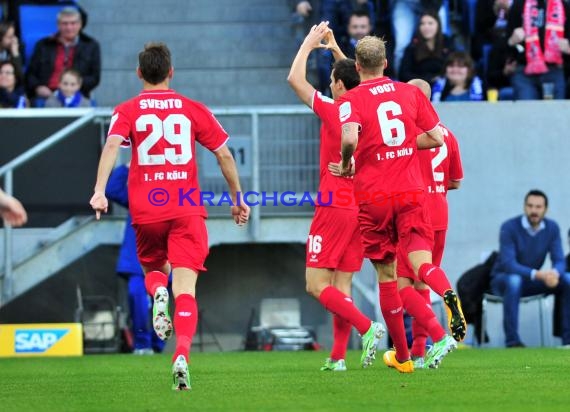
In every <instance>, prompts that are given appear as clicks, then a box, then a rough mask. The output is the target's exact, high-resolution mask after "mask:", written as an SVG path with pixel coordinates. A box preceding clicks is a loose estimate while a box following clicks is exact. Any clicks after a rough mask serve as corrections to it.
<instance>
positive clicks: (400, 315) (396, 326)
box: [379, 280, 410, 362]
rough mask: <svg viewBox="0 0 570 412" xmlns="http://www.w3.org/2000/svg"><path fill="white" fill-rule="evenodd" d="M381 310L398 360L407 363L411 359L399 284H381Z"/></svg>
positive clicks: (391, 282) (394, 282) (392, 282)
mask: <svg viewBox="0 0 570 412" xmlns="http://www.w3.org/2000/svg"><path fill="white" fill-rule="evenodd" d="M379 285H380V309H381V310H382V316H384V321H385V322H386V327H387V328H388V333H389V334H390V337H391V338H392V341H393V342H394V347H395V348H396V358H397V359H398V361H399V362H405V361H407V360H408V359H409V358H410V353H409V351H408V342H407V341H406V330H405V329H404V308H403V307H402V299H401V298H400V294H399V293H398V284H397V282H396V281H395V280H394V281H390V282H380V284H379Z"/></svg>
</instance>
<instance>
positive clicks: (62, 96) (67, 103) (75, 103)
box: [46, 69, 91, 107]
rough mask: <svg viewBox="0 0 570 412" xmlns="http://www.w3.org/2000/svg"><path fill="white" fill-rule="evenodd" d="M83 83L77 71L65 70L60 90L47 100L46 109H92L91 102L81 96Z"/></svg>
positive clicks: (60, 80)
mask: <svg viewBox="0 0 570 412" xmlns="http://www.w3.org/2000/svg"><path fill="white" fill-rule="evenodd" d="M81 83H82V79H81V75H80V74H79V73H78V72H77V70H73V69H65V70H64V71H63V73H61V76H60V78H59V87H58V89H57V90H56V91H55V92H54V93H53V94H52V95H51V96H50V97H48V99H47V100H46V107H91V101H90V100H89V99H88V98H86V97H85V96H83V95H82V94H81V91H80V89H81Z"/></svg>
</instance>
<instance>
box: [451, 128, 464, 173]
mask: <svg viewBox="0 0 570 412" xmlns="http://www.w3.org/2000/svg"><path fill="white" fill-rule="evenodd" d="M449 137H450V139H449V143H450V144H449V180H454V181H458V180H461V179H463V166H462V164H461V155H460V153H459V144H458V143H457V139H455V136H453V134H452V133H451V132H450V134H449Z"/></svg>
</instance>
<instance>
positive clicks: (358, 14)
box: [348, 10, 370, 21]
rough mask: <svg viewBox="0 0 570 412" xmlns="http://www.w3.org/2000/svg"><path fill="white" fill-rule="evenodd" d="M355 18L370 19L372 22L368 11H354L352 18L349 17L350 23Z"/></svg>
mask: <svg viewBox="0 0 570 412" xmlns="http://www.w3.org/2000/svg"><path fill="white" fill-rule="evenodd" d="M353 17H368V20H369V21H370V14H369V13H368V12H367V11H366V10H355V11H353V12H352V13H350V16H348V21H350V19H352V18H353Z"/></svg>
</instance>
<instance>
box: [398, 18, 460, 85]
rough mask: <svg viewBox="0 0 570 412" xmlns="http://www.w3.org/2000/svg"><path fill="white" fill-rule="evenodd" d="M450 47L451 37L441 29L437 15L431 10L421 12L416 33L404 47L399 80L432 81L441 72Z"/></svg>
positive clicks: (451, 46) (450, 49)
mask: <svg viewBox="0 0 570 412" xmlns="http://www.w3.org/2000/svg"><path fill="white" fill-rule="evenodd" d="M452 48H453V45H452V41H451V39H450V38H449V37H448V36H445V35H444V34H443V33H442V31H441V22H440V20H439V16H438V15H437V14H436V13H435V12H433V11H428V12H425V13H423V14H422V16H421V18H420V20H419V24H418V27H417V31H416V35H415V37H414V39H413V40H412V42H411V43H410V44H409V45H408V47H406V51H405V53H404V58H403V59H402V63H401V65H400V75H399V79H400V81H403V82H407V81H409V80H411V79H416V78H419V79H423V80H425V81H427V82H428V83H430V84H431V83H433V82H434V81H435V79H436V78H437V76H439V75H441V73H442V72H443V67H444V64H445V59H446V58H447V56H448V55H449V53H450V52H451V51H452Z"/></svg>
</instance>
